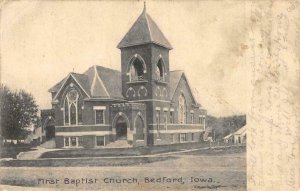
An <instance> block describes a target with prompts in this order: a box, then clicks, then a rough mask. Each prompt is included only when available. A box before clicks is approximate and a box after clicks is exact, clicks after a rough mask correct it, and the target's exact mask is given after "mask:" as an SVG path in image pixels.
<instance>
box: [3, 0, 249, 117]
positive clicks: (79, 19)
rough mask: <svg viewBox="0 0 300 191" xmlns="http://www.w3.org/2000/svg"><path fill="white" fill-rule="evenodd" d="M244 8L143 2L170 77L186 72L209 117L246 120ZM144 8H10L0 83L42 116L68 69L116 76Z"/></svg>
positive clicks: (30, 4) (26, 4)
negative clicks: (163, 47) (161, 37)
mask: <svg viewBox="0 0 300 191" xmlns="http://www.w3.org/2000/svg"><path fill="white" fill-rule="evenodd" d="M244 7H245V6H244V1H188V2H184V1H161V2H156V1H147V12H148V13H149V14H150V16H151V17H152V18H153V19H154V21H155V22H156V23H157V24H158V26H159V27H160V29H161V30H162V32H163V33H164V34H165V36H166V37H167V39H168V40H169V41H170V43H171V44H172V46H173V48H174V49H173V50H171V51H170V67H171V70H177V69H181V70H184V71H185V73H186V75H187V77H188V80H189V82H190V85H191V86H192V89H193V91H194V94H195V96H196V97H197V99H198V102H199V103H200V104H201V105H202V106H203V107H205V108H206V109H207V110H208V113H209V114H213V115H217V116H227V115H232V114H241V113H245V112H246V111H247V109H248V106H249V104H248V103H249V102H248V100H249V94H250V90H249V89H250V88H249V73H250V67H249V66H248V65H247V63H246V61H245V55H244V49H243V47H244V46H245V44H244V43H245V39H247V32H245V31H246V30H245V17H244V15H245V10H244ZM142 9H143V2H142V1H134V2H130V1H123V2H106V1H65V2H63V1H47V2H44V1H43V2H42V1H11V2H9V3H6V4H5V5H4V7H3V11H2V19H1V81H2V83H4V84H6V85H8V86H9V87H11V88H17V89H25V90H27V91H29V92H31V93H32V94H33V95H34V97H35V98H36V100H37V103H38V105H39V106H40V109H46V108H51V99H50V97H51V96H50V93H49V92H48V89H49V88H51V87H52V86H53V85H54V84H55V83H57V82H58V81H60V80H61V79H62V78H64V77H65V76H66V75H68V73H69V72H72V71H73V69H74V71H75V72H77V73H82V72H84V71H86V70H87V69H88V68H89V67H90V66H92V65H101V66H104V67H109V68H113V69H117V70H120V63H121V62H120V50H119V49H117V48H116V46H117V44H118V43H119V41H120V40H121V39H122V38H123V36H124V35H125V34H126V32H127V31H128V30H129V28H130V27H131V26H132V24H133V23H134V21H135V20H136V19H137V17H138V16H139V15H140V13H141V12H142Z"/></svg>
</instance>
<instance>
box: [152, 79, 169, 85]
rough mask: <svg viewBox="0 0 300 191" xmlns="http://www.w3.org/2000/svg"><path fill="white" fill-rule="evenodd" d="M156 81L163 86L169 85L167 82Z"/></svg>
mask: <svg viewBox="0 0 300 191" xmlns="http://www.w3.org/2000/svg"><path fill="white" fill-rule="evenodd" d="M154 81H155V83H157V84H163V85H167V84H168V83H167V82H165V81H160V80H154Z"/></svg>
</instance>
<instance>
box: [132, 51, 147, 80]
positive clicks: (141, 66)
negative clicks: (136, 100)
mask: <svg viewBox="0 0 300 191" xmlns="http://www.w3.org/2000/svg"><path fill="white" fill-rule="evenodd" d="M145 73H146V65H145V62H144V60H143V59H142V57H140V56H138V55H135V57H134V58H133V59H132V60H131V62H130V68H129V77H130V78H129V81H141V80H145V76H144V74H145Z"/></svg>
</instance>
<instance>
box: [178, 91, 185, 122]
mask: <svg viewBox="0 0 300 191" xmlns="http://www.w3.org/2000/svg"><path fill="white" fill-rule="evenodd" d="M178 123H186V102H185V98H184V96H183V94H180V96H179V100H178Z"/></svg>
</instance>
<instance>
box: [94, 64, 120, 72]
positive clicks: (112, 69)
mask: <svg viewBox="0 0 300 191" xmlns="http://www.w3.org/2000/svg"><path fill="white" fill-rule="evenodd" d="M94 66H96V67H101V68H105V69H108V70H113V71H116V72H121V71H119V70H117V69H112V68H108V67H104V66H101V65H94Z"/></svg>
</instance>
